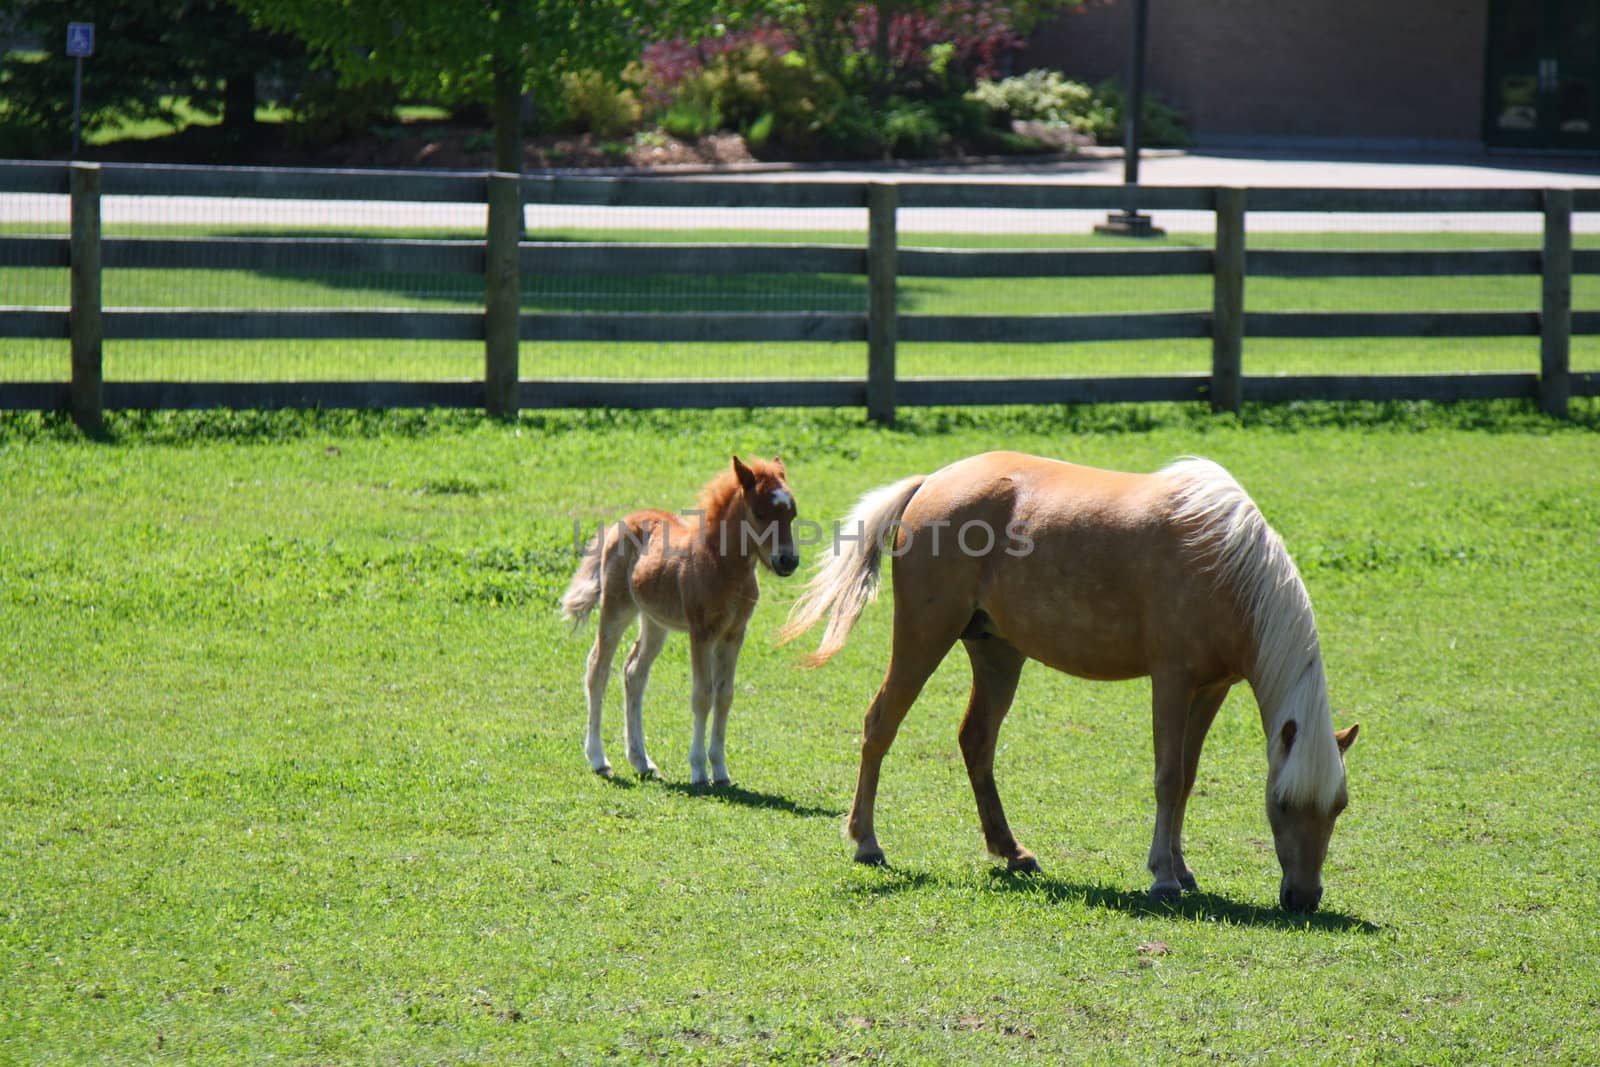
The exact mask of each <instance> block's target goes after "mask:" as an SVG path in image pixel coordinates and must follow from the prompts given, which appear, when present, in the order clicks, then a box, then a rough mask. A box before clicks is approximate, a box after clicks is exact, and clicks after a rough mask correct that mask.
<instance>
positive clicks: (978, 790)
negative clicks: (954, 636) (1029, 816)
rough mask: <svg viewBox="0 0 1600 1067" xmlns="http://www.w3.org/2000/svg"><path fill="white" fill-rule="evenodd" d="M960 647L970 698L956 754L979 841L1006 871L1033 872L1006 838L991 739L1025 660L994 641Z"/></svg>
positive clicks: (1034, 865) (1024, 854) (1032, 862)
mask: <svg viewBox="0 0 1600 1067" xmlns="http://www.w3.org/2000/svg"><path fill="white" fill-rule="evenodd" d="M962 643H963V644H965V645H966V647H967V657H968V658H969V659H970V660H971V661H972V695H971V697H969V698H968V700H967V715H966V718H965V719H963V720H962V721H961V755H962V756H963V757H964V758H965V759H966V761H967V777H969V778H971V779H972V795H973V797H974V798H975V799H976V800H977V802H978V822H979V823H980V824H981V825H982V826H983V841H984V844H985V845H986V846H987V847H988V849H989V851H990V853H992V854H993V855H995V856H997V857H999V858H1000V859H1003V860H1005V861H1006V869H1007V870H1011V871H1037V870H1038V869H1039V861H1038V860H1036V859H1035V858H1034V856H1033V853H1031V852H1029V851H1028V850H1027V849H1025V848H1023V847H1022V846H1021V845H1019V844H1017V839H1016V838H1015V837H1013V836H1012V834H1011V827H1010V825H1009V824H1008V823H1007V822H1006V813H1005V809H1004V808H1003V807H1002V806H1001V804H1000V792H999V790H998V789H996V788H995V783H994V746H995V739H996V738H997V737H998V736H999V734H1000V724H1001V723H1002V722H1004V721H1005V717H1006V712H1007V711H1009V710H1011V700H1012V697H1014V696H1015V695H1016V692H1017V679H1018V678H1020V677H1021V675H1022V665H1023V664H1024V663H1025V662H1027V657H1026V656H1024V655H1023V654H1022V653H1021V652H1018V651H1017V650H1016V648H1014V647H1013V646H1012V645H1010V644H1008V643H1007V642H1005V641H1003V640H1001V639H999V638H997V637H986V638H979V639H974V640H968V641H964V642H962Z"/></svg>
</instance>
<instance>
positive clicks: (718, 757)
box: [710, 633, 744, 785]
mask: <svg viewBox="0 0 1600 1067" xmlns="http://www.w3.org/2000/svg"><path fill="white" fill-rule="evenodd" d="M743 644H744V634H742V633H740V634H736V635H734V636H733V637H730V638H727V639H725V640H723V641H719V642H717V645H716V649H715V651H714V653H713V655H712V669H713V670H714V671H715V678H714V680H713V682H712V694H711V752H710V756H711V784H712V785H731V784H732V782H733V779H732V778H730V777H729V776H728V758H727V750H728V712H729V710H731V709H732V707H733V675H734V670H735V669H736V668H737V667H738V666H739V649H740V648H741V647H742V646H743Z"/></svg>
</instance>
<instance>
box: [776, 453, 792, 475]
mask: <svg viewBox="0 0 1600 1067" xmlns="http://www.w3.org/2000/svg"><path fill="white" fill-rule="evenodd" d="M772 465H773V466H774V467H777V468H778V477H780V478H787V477H788V476H789V472H788V471H786V470H784V469H783V457H781V456H773V457H772Z"/></svg>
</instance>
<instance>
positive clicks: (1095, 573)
mask: <svg viewBox="0 0 1600 1067" xmlns="http://www.w3.org/2000/svg"><path fill="white" fill-rule="evenodd" d="M941 533H942V535H943V536H942V537H941V536H940V535H941ZM835 546H836V547H835V554H834V555H833V556H832V558H825V559H824V560H822V561H821V565H820V566H821V569H820V570H819V571H818V572H817V574H816V576H815V577H814V578H812V580H811V581H810V582H809V583H808V584H807V586H806V588H805V590H804V592H803V593H802V595H801V597H800V599H799V601H798V602H797V603H796V604H795V606H794V609H793V611H792V612H791V614H790V617H789V621H788V623H787V624H786V625H785V627H784V629H783V631H782V636H783V639H784V640H791V639H793V638H794V637H796V636H798V635H799V634H800V633H802V632H804V631H805V630H807V629H809V628H811V627H812V626H814V625H816V624H817V623H818V622H819V621H821V619H822V617H823V616H824V615H830V618H829V620H828V627H827V630H826V631H825V633H824V636H823V638H822V642H821V645H820V647H819V648H818V649H817V652H816V653H815V654H814V655H813V656H812V657H811V659H810V662H811V664H812V665H818V664H821V663H823V662H825V661H826V660H827V659H828V658H829V657H831V656H832V655H833V654H834V653H836V652H837V651H839V649H840V648H841V647H842V646H843V645H844V643H845V639H846V638H847V637H848V636H849V634H850V628H851V626H852V625H853V624H854V623H855V620H856V618H857V617H858V616H859V615H860V614H861V611H862V609H863V608H864V607H865V606H866V604H867V602H868V601H869V600H870V599H871V598H872V596H873V595H874V593H875V591H876V587H877V579H878V568H879V564H880V561H881V554H882V551H883V549H884V548H886V547H887V548H889V549H890V551H891V554H892V555H894V556H895V564H894V649H893V654H892V656H891V658H890V663H889V671H888V676H887V677H886V678H885V679H884V682H883V685H882V686H881V687H880V688H879V689H878V693H877V696H876V697H875V698H874V699H873V701H872V706H871V709H870V710H869V711H868V712H867V718H866V725H865V727H864V729H863V734H862V739H861V772H860V778H859V780H858V782H857V785H856V795H855V803H854V806H853V807H852V809H851V812H850V823H849V833H850V836H851V838H852V839H854V840H855V842H856V860H857V861H859V862H861V863H869V864H881V863H883V862H884V858H883V851H882V849H880V848H879V846H878V839H877V837H876V836H875V835H874V833H873V802H874V798H875V797H876V794H877V789H878V772H879V768H880V766H881V765H882V762H883V757H884V755H885V753H887V751H888V749H889V746H890V745H891V744H892V743H893V742H894V736H895V732H896V730H897V729H898V728H899V726H900V721H901V720H902V719H903V718H904V717H905V714H906V712H907V710H908V709H909V708H910V707H911V704H912V702H913V701H914V700H916V698H917V694H918V693H919V692H921V690H922V686H923V683H925V682H926V681H927V679H928V676H929V675H931V674H932V673H933V671H934V668H935V667H937V666H938V665H939V662H940V660H942V659H943V658H944V656H945V653H946V652H948V651H949V650H950V647H951V646H952V645H954V644H955V643H956V641H958V640H959V641H961V642H962V643H963V644H964V645H965V646H966V650H967V656H968V657H969V658H970V659H971V661H972V694H971V697H970V700H969V702H968V704H967V714H966V718H965V720H964V721H963V722H962V724H961V752H962V755H963V756H964V757H965V758H966V764H967V773H968V775H969V776H970V778H971V779H972V791H973V794H974V795H975V796H976V798H977V801H978V819H979V822H980V823H981V824H982V827H983V835H984V839H985V844H986V845H987V846H988V849H989V851H990V852H992V853H994V854H995V855H996V856H998V857H1000V858H1002V859H1004V860H1005V861H1006V864H1007V866H1008V867H1009V868H1010V869H1011V870H1037V869H1038V862H1037V861H1036V860H1035V859H1034V857H1033V854H1032V853H1031V852H1029V851H1028V850H1027V849H1025V848H1023V847H1022V846H1021V845H1019V844H1017V840H1016V838H1015V837H1013V836H1012V834H1011V828H1010V827H1009V826H1008V825H1007V823H1006V817H1005V812H1004V810H1003V809H1002V808H1001V806H1000V795H999V793H998V792H997V791H996V790H995V782H994V750H995V738H996V735H997V734H998V733H999V730H1000V723H1001V721H1002V720H1003V719H1004V718H1005V715H1006V711H1007V710H1008V709H1009V708H1010V706H1011V700H1012V697H1013V695H1014V694H1015V692H1016V687H1017V678H1018V676H1019V674H1020V673H1021V671H1022V665H1023V663H1024V662H1025V661H1026V660H1029V659H1036V660H1039V661H1040V662H1042V663H1046V664H1048V665H1049V666H1052V667H1054V668H1056V669H1057V670H1061V671H1065V672H1067V673H1069V674H1074V675H1077V676H1079V677H1083V678H1095V679H1107V680H1114V679H1125V678H1136V677H1140V676H1143V675H1149V676H1150V678H1151V682H1152V688H1153V704H1154V715H1153V725H1154V733H1155V766H1156V770H1155V794H1156V824H1155V835H1154V838H1153V840H1152V841H1151V843H1150V857H1149V867H1150V871H1151V873H1152V874H1153V875H1154V876H1155V882H1154V885H1153V886H1152V887H1151V890H1150V894H1151V897H1152V898H1154V899H1158V900H1171V899H1175V898H1177V897H1178V896H1179V895H1180V893H1181V892H1182V890H1184V889H1190V890H1192V889H1194V888H1196V886H1195V879H1194V874H1193V873H1192V872H1191V871H1190V870H1189V865H1188V864H1187V863H1185V862H1184V856H1183V836H1182V835H1183V814H1184V807H1185V805H1186V804H1187V803H1188V799H1189V792H1190V790H1191V789H1192V788H1193V786H1194V780H1195V769H1196V767H1197V766H1198V764H1199V759H1200V746H1201V745H1202V744H1203V743H1204V741H1205V736H1206V731H1207V730H1208V729H1210V727H1211V722H1212V719H1213V718H1214V717H1215V716H1216V714H1217V709H1218V708H1219V707H1221V705H1222V700H1223V697H1224V696H1226V695H1227V692H1228V690H1229V688H1230V687H1231V686H1232V685H1233V684H1234V683H1235V682H1237V681H1239V680H1241V679H1243V680H1247V681H1248V682H1249V683H1250V685H1251V688H1252V689H1253V690H1254V691H1255V695H1256V700H1257V702H1258V703H1259V704H1260V707H1261V725H1262V728H1263V729H1264V731H1265V733H1266V739H1267V819H1268V822H1269V823H1270V824H1271V826H1272V835H1273V839H1274V841H1275V842H1276V845H1277V851H1278V862H1279V863H1280V864H1281V865H1282V868H1283V879H1282V881H1281V883H1280V886H1279V902H1280V904H1281V905H1282V906H1283V907H1284V908H1286V909H1290V910H1295V911H1311V910H1314V909H1315V908H1316V906H1317V903H1318V901H1319V900H1320V899H1321V897H1322V861H1323V858H1324V856H1325V855H1326V853H1327V847H1328V838H1329V835H1330V834H1331V833H1332V831H1333V823H1334V820H1335V819H1336V818H1337V817H1338V815H1339V813H1340V811H1342V810H1343V809H1344V807H1345V804H1346V803H1347V801H1348V794H1347V793H1346V791H1345V773H1344V753H1345V750H1346V749H1348V748H1349V747H1350V743H1351V742H1352V741H1354V740H1355V737H1356V731H1357V727H1355V726H1351V727H1349V728H1348V729H1346V730H1343V731H1341V732H1339V733H1335V732H1334V729H1333V722H1332V717H1331V715H1330V713H1329V710H1328V696H1327V680H1326V678H1325V676H1324V674H1323V669H1322V653H1321V650H1320V647H1319V644H1318V641H1317V627H1316V622H1315V620H1314V619H1313V617H1312V613H1311V603H1310V601H1309V600H1308V599H1307V597H1306V590H1305V586H1304V585H1303V584H1302V583H1301V581H1300V575H1299V573H1298V572H1297V571H1296V570H1295V567H1294V564H1293V562H1291V561H1290V559H1289V555H1288V553H1287V552H1286V551H1285V550H1284V547H1283V542H1282V541H1280V540H1279V538H1278V535H1277V534H1276V533H1274V532H1273V530H1272V529H1271V527H1269V526H1268V525H1267V523H1266V520H1265V519H1263V518H1262V516H1261V512H1260V511H1258V510H1257V509H1256V506H1255V504H1254V503H1253V502H1252V501H1251V500H1250V498H1249V497H1248V496H1246V495H1245V492H1244V490H1243V489H1241V488H1240V487H1239V484H1238V483H1237V482H1235V481H1234V480H1233V478H1232V477H1230V476H1229V475H1228V473H1227V472H1226V471H1224V470H1223V469H1222V468H1221V467H1219V466H1217V465H1216V464H1215V463H1211V462H1209V461H1206V460H1199V459H1190V460H1184V461H1182V462H1179V463H1175V464H1173V465H1172V466H1170V467H1167V468H1166V469H1165V470H1162V471H1160V472H1158V473H1156V474H1121V473H1117V472H1113V471H1103V470H1095V469H1093V468H1090V467H1079V466H1074V465H1072V464H1069V463H1058V462H1056V461H1054V460H1048V459H1040V458H1038V457H1035V456H1025V455H1019V454H1017V453H1014V452H991V453H988V454H987V455H982V456H975V457H972V458H969V459H964V460H961V461H960V462H957V463H954V464H952V465H950V466H948V467H946V468H944V469H943V470H941V471H938V472H936V473H934V474H931V475H926V476H918V477H914V478H907V479H905V480H904V481H900V482H896V483H895V484H893V485H889V486H885V487H883V488H881V489H878V490H876V491H874V492H872V493H869V494H868V495H867V496H865V497H863V498H862V500H861V502H860V503H859V504H858V505H857V506H856V508H855V510H854V511H853V512H851V514H850V516H849V518H848V519H846V520H845V523H844V527H843V529H842V531H841V533H840V536H838V537H837V538H836V539H835Z"/></svg>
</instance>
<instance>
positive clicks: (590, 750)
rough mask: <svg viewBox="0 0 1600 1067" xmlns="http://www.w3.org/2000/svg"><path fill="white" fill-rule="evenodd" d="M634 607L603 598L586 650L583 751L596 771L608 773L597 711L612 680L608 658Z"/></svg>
mask: <svg viewBox="0 0 1600 1067" xmlns="http://www.w3.org/2000/svg"><path fill="white" fill-rule="evenodd" d="M634 614H635V609H634V607H633V605H632V603H631V602H629V603H623V602H621V601H619V600H618V599H616V598H604V597H603V598H602V600H601V602H600V622H599V625H598V627H597V631H596V633H595V636H594V647H593V648H591V649H590V650H589V668H588V671H587V672H586V673H585V675H584V680H583V688H584V693H585V695H586V696H587V697H588V699H589V733H588V736H587V737H586V738H585V739H584V743H583V754H584V755H585V756H587V757H588V758H589V768H590V769H591V770H593V771H594V772H595V773H596V774H610V773H611V761H610V760H608V759H606V749H605V742H603V741H602V740H601V739H600V712H601V710H602V708H603V707H604V705H605V699H606V683H607V682H609V681H610V680H611V661H612V659H614V658H615V657H616V654H617V645H618V644H620V643H621V641H622V632H623V631H624V630H626V629H627V628H628V623H630V622H632V621H633V616H634Z"/></svg>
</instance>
